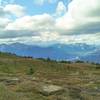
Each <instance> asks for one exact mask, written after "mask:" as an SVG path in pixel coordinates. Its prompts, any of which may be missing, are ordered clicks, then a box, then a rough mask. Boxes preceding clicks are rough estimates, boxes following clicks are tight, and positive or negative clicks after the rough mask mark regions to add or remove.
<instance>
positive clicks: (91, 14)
mask: <svg viewBox="0 0 100 100" xmlns="http://www.w3.org/2000/svg"><path fill="white" fill-rule="evenodd" d="M45 2H46V1H45ZM90 2H91V3H90ZM99 5H100V0H88V1H87V0H73V1H72V2H71V3H70V4H69V9H68V12H67V11H65V6H64V4H63V3H62V2H61V1H60V2H59V3H58V6H57V12H58V13H59V14H61V13H62V12H64V13H65V14H64V15H63V16H61V17H57V18H54V17H53V16H52V15H49V14H41V15H33V16H30V15H24V16H23V17H19V18H16V19H15V20H13V21H11V19H9V18H8V17H6V14H8V12H10V13H11V14H15V15H17V16H22V15H23V11H24V9H23V7H21V9H22V10H21V9H19V8H18V9H19V10H18V9H17V7H19V6H17V7H15V8H16V9H13V7H11V6H10V7H9V5H6V7H5V8H1V9H0V12H1V13H0V22H1V24H0V30H1V28H2V30H3V31H2V32H1V31H0V42H2V43H3V42H4V41H6V42H8V43H11V42H17V41H18V42H21V43H27V44H52V43H65V44H67V43H89V44H98V43H100V27H99V26H100V14H99V11H100V6H99ZM11 8H12V9H11ZM19 12H20V13H19ZM3 16H4V17H3Z"/></svg>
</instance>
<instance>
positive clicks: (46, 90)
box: [40, 84, 64, 96]
mask: <svg viewBox="0 0 100 100" xmlns="http://www.w3.org/2000/svg"><path fill="white" fill-rule="evenodd" d="M63 92H64V88H63V87H61V86H57V85H51V84H44V85H41V86H40V93H41V94H42V95H44V96H49V95H54V94H58V93H59V94H61V93H63Z"/></svg>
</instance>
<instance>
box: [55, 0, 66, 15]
mask: <svg viewBox="0 0 100 100" xmlns="http://www.w3.org/2000/svg"><path fill="white" fill-rule="evenodd" d="M65 12H66V7H65V5H64V3H63V2H62V1H59V2H58V5H57V8H56V13H57V15H62V14H64V13H65Z"/></svg>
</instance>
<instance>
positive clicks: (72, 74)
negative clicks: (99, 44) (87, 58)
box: [0, 53, 100, 100]
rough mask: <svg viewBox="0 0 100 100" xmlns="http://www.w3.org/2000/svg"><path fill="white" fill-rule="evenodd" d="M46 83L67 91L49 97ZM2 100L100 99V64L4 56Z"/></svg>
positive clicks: (0, 83) (0, 84) (1, 58)
mask: <svg viewBox="0 0 100 100" xmlns="http://www.w3.org/2000/svg"><path fill="white" fill-rule="evenodd" d="M45 84H52V85H57V86H61V87H63V88H64V90H65V91H64V92H62V93H60V94H56V93H54V94H52V95H48V96H45V95H43V94H41V93H40V92H39V91H38V90H39V89H38V88H39V86H41V85H45ZM0 100H100V65H99V64H90V63H84V62H81V61H77V62H73V63H72V62H66V61H60V62H57V61H52V60H50V59H32V58H31V57H18V56H16V55H11V54H8V53H0Z"/></svg>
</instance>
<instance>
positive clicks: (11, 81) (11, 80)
mask: <svg viewBox="0 0 100 100" xmlns="http://www.w3.org/2000/svg"><path fill="white" fill-rule="evenodd" d="M4 82H5V83H6V84H7V85H16V84H17V83H19V82H20V79H19V78H7V79H6V80H5V81H4Z"/></svg>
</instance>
